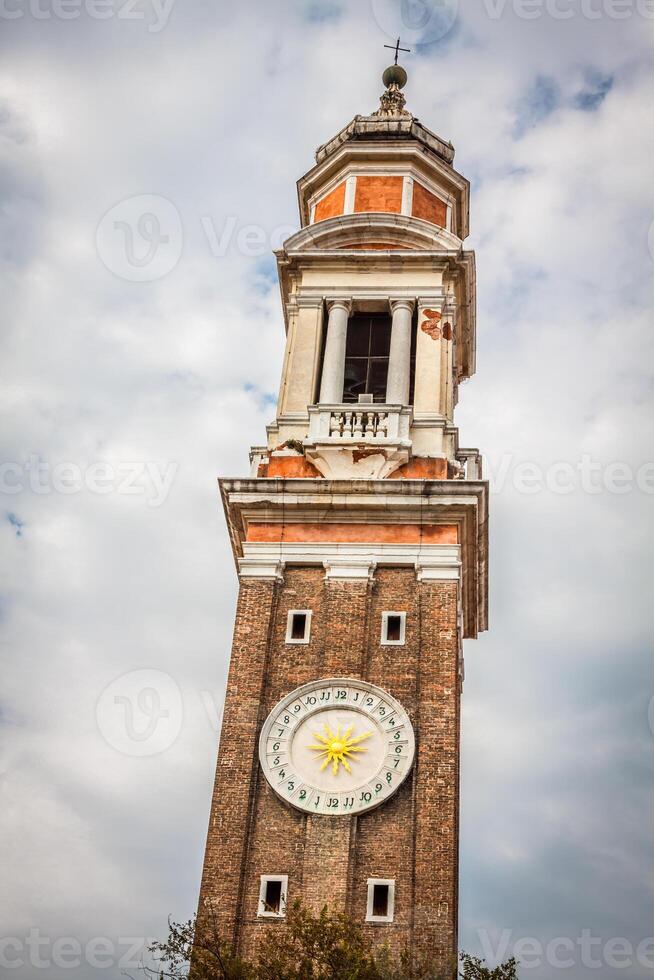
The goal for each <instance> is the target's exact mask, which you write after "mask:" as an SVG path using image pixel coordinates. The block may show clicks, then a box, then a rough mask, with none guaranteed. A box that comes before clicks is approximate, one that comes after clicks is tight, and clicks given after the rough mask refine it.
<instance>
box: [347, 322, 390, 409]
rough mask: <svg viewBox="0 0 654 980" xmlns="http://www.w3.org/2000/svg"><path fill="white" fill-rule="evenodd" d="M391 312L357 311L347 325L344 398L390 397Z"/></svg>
mask: <svg viewBox="0 0 654 980" xmlns="http://www.w3.org/2000/svg"><path fill="white" fill-rule="evenodd" d="M391 325H392V320H391V316H390V314H389V313H356V314H355V315H354V316H352V317H350V320H349V322H348V325H347V344H346V348H345V383H344V387H343V401H344V402H358V400H359V395H372V396H373V400H374V401H375V402H382V403H383V402H385V401H386V382H387V380H388V357H389V354H390V350H391Z"/></svg>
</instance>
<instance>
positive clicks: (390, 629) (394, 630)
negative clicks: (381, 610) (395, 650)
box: [386, 616, 402, 643]
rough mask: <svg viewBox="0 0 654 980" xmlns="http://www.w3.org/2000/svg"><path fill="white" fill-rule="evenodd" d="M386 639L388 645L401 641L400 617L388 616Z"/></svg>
mask: <svg viewBox="0 0 654 980" xmlns="http://www.w3.org/2000/svg"><path fill="white" fill-rule="evenodd" d="M386 639H387V640H388V641H389V642H390V643H399V642H400V640H401V639H402V617H401V616H388V617H387V618H386Z"/></svg>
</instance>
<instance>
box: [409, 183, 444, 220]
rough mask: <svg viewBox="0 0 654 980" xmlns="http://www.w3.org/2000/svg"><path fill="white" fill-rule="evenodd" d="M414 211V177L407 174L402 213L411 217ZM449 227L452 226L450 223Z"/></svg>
mask: <svg viewBox="0 0 654 980" xmlns="http://www.w3.org/2000/svg"><path fill="white" fill-rule="evenodd" d="M412 211H413V177H411V176H410V175H409V174H405V177H404V186H403V187H402V214H404V215H406V216H407V218H410V217H411V212H412ZM448 227H450V226H449V225H448Z"/></svg>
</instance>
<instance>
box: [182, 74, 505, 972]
mask: <svg viewBox="0 0 654 980" xmlns="http://www.w3.org/2000/svg"><path fill="white" fill-rule="evenodd" d="M383 81H384V85H385V91H384V93H383V95H382V96H381V104H380V107H379V109H378V110H377V111H376V112H373V113H372V114H371V115H367V116H356V117H355V118H354V119H353V120H352V121H351V122H350V123H349V124H348V125H347V126H346V127H345V128H344V129H342V130H341V131H340V132H339V133H338V134H337V135H336V136H335V137H334V138H333V139H331V140H330V141H329V142H327V143H325V144H324V146H321V147H320V148H319V149H318V151H317V153H316V163H315V166H313V167H312V168H311V170H309V171H308V173H306V174H305V175H304V176H303V177H301V178H300V180H299V181H298V185H297V186H298V199H299V207H300V218H301V229H300V231H299V232H297V234H295V235H293V236H292V237H291V238H290V239H288V240H287V241H286V242H285V244H284V246H283V248H281V249H280V250H279V251H278V252H277V262H278V268H279V280H280V286H281V297H282V308H283V314H284V323H285V327H286V351H285V355H284V364H283V369H282V380H281V387H280V392H279V402H278V408H277V414H276V418H275V420H274V421H273V422H272V423H271V424H270V425H269V426H268V430H267V441H266V444H265V445H262V446H258V447H255V448H253V449H252V450H251V453H250V459H251V472H250V476H249V478H246V479H222V480H220V492H221V496H222V501H223V505H224V508H225V513H226V517H227V524H228V528H229V534H230V537H231V542H232V548H233V552H234V557H235V561H236V568H237V572H238V576H239V596H238V604H237V609H236V622H235V628H234V641H233V648H232V655H231V663H230V670H229V678H228V684H227V692H226V700H225V710H224V717H223V726H222V734H221V739H220V749H219V756H218V766H217V772H216V781H215V789H214V795H213V801H212V808H211V817H210V823H209V832H208V839H207V847H206V856H205V864H204V873H203V879H202V887H201V895H200V906H199V921H200V922H202V919H203V917H204V916H206V915H208V914H209V913H211V914H212V917H213V919H214V921H215V922H216V923H217V924H218V927H219V929H220V931H221V934H222V935H223V937H224V938H225V939H226V940H228V941H229V942H231V943H232V944H233V945H234V947H235V948H236V950H237V951H238V952H239V953H240V954H241V955H245V956H249V955H251V954H252V953H253V952H254V951H255V950H256V947H257V944H258V942H259V941H260V939H261V937H262V936H263V935H264V934H265V932H266V930H269V929H274V928H276V927H277V926H278V924H279V921H280V920H282V919H283V918H284V915H285V910H286V907H287V905H288V904H289V903H293V902H294V901H295V900H296V899H299V900H300V901H301V902H302V903H303V904H305V905H308V906H310V907H312V908H314V909H316V910H319V909H320V908H321V907H322V906H323V905H328V906H329V907H330V908H332V909H334V910H340V911H342V912H344V913H346V914H347V915H348V916H349V917H350V918H351V920H352V921H353V922H356V923H358V924H360V925H361V927H362V928H363V929H364V930H365V931H366V932H367V933H368V934H369V936H370V938H371V940H372V941H373V943H376V944H387V945H389V946H390V947H391V949H393V950H394V951H395V952H397V953H399V952H400V951H402V950H403V949H405V948H406V949H409V950H411V951H413V952H415V953H422V954H425V955H427V956H429V957H430V959H431V960H433V961H434V962H435V963H436V964H439V965H440V966H441V967H442V968H443V969H444V970H450V969H451V970H452V972H454V964H455V958H456V953H457V903H458V896H457V876H458V843H459V842H458V828H459V818H458V811H459V742H460V739H459V719H460V697H461V687H462V681H463V655H462V643H463V640H464V639H465V638H466V637H475V636H477V633H478V632H479V631H480V630H484V629H486V615H487V612H486V602H487V510H488V498H487V485H486V483H485V482H483V481H482V474H481V461H480V456H479V453H478V452H477V451H476V450H470V449H462V448H461V447H460V446H459V435H458V430H457V428H456V426H455V425H454V421H453V413H454V408H455V406H456V403H457V395H458V390H459V385H460V383H461V382H462V381H464V380H466V379H467V378H469V377H471V376H472V374H474V371H475V261H474V254H473V253H472V252H470V251H466V250H465V248H464V244H463V243H464V240H465V238H466V236H467V234H468V201H469V184H468V181H467V180H466V179H465V178H464V177H462V176H461V175H460V174H459V173H457V171H456V170H455V169H454V167H453V160H454V148H453V147H452V145H451V144H450V143H446V142H444V141H443V140H442V139H440V138H439V137H438V136H436V135H435V134H434V133H432V132H431V131H430V130H429V129H427V128H426V127H425V126H423V125H422V123H421V122H420V121H419V120H418V119H417V118H416V117H414V116H413V115H412V114H411V113H410V112H408V111H407V109H406V107H405V99H404V95H403V91H402V90H403V88H404V86H405V84H406V81H407V76H406V73H405V71H404V69H403V68H402V67H401V66H399V65H397V64H395V65H392V66H391V67H390V68H388V69H387V70H386V72H385V73H384V79H383Z"/></svg>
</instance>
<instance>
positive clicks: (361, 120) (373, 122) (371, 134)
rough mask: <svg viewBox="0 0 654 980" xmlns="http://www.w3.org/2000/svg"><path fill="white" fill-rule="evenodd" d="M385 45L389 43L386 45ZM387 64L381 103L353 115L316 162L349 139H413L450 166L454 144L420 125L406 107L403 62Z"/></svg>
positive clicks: (321, 147)
mask: <svg viewBox="0 0 654 980" xmlns="http://www.w3.org/2000/svg"><path fill="white" fill-rule="evenodd" d="M387 46H388V45H387ZM397 50H406V49H404V48H401V49H400V48H399V39H398V45H397V48H396V55H395V64H393V65H389V67H388V68H387V69H386V71H385V72H384V74H383V75H382V82H383V83H384V85H385V86H386V88H385V91H384V92H383V93H382V95H381V98H380V100H379V101H380V106H379V109H377V110H376V111H375V112H372V113H370V115H367V116H363V115H358V116H355V117H354V119H353V120H352V121H351V122H349V123H348V124H347V126H345V127H344V128H343V129H341V131H340V132H339V133H337V134H336V136H334V137H333V138H332V139H330V140H328V142H327V143H323V145H322V146H319V147H318V149H317V150H316V163H318V164H320V163H323V161H325V160H326V159H327V158H328V157H329V156H331V155H332V153H335V152H336V151H337V150H338V149H339V148H340V147H341V146H342V145H343V144H344V143H346V142H348V140H416V141H417V142H418V143H421V144H422V146H423V147H425V149H427V150H428V151H430V152H432V153H435V154H436V155H437V156H439V157H440V158H441V159H442V160H444V161H445V163H447V164H449V165H450V166H451V165H452V163H453V162H454V147H453V146H452V144H451V143H449V142H445V141H444V140H442V139H441V138H440V136H437V135H436V133H432V131H431V130H430V129H427V127H426V126H423V125H422V123H421V122H420V120H419V119H418V118H417V117H416V116H414V115H413V114H412V113H411V112H409V111H408V110H407V109H406V99H405V97H404V93H403V92H402V89H403V88H404V87H405V86H406V83H407V81H408V75H407V73H406V71H405V69H404V68H403V67H402V65H398V63H397Z"/></svg>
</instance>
